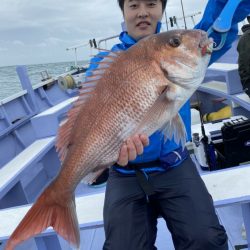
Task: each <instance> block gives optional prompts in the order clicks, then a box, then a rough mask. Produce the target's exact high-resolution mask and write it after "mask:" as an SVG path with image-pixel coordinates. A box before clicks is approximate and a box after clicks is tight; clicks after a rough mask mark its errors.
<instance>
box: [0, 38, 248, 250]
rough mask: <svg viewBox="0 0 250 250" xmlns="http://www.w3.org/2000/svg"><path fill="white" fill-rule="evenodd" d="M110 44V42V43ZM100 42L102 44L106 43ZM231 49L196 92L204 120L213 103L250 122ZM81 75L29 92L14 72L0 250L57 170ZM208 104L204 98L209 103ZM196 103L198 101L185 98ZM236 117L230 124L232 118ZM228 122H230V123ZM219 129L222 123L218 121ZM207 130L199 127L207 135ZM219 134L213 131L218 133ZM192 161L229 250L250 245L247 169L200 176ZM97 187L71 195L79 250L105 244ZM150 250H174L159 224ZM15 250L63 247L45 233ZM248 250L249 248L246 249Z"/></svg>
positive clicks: (1, 183)
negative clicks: (59, 137) (59, 142)
mask: <svg viewBox="0 0 250 250" xmlns="http://www.w3.org/2000/svg"><path fill="white" fill-rule="evenodd" d="M112 38H113V37H112ZM106 40H107V39H104V40H103V41H106ZM236 46H237V41H236V42H235V43H234V44H233V46H232V48H231V49H230V50H229V51H228V52H227V53H226V54H225V55H224V56H223V57H222V58H221V59H220V60H219V61H218V62H217V63H215V64H213V65H211V66H210V67H209V69H208V71H207V74H206V77H205V79H204V82H203V84H202V85H201V86H200V88H199V89H198V90H197V93H198V94H199V98H198V101H199V103H203V104H204V103H205V105H203V108H204V107H205V109H203V110H200V111H201V112H202V113H203V114H205V113H209V112H212V111H214V103H215V102H214V101H213V100H218V98H223V100H222V101H220V102H217V103H219V105H221V106H225V105H230V107H231V110H232V115H233V116H234V118H233V119H238V117H239V116H240V119H242V117H244V118H243V119H247V118H249V117H250V99H249V97H248V96H246V94H245V93H243V92H242V87H241V84H240V79H239V75H238V69H237V52H236ZM85 70H86V68H76V69H73V70H71V71H69V72H66V73H65V74H62V75H60V76H58V77H53V78H48V79H46V77H45V79H43V80H42V81H41V82H40V83H38V84H36V85H32V84H31V81H30V78H29V76H28V72H27V68H26V67H25V66H18V67H17V69H16V71H17V74H18V76H19V79H20V84H21V86H22V91H20V92H18V93H15V94H14V95H12V96H10V97H8V98H5V99H3V100H1V101H0V250H2V249H4V246H5V244H6V242H7V240H8V238H9V237H10V235H11V233H12V232H13V230H14V229H15V227H16V226H17V224H18V223H19V222H20V221H21V219H22V218H23V216H24V215H25V214H26V212H27V211H28V209H29V208H30V206H31V204H32V203H33V202H34V201H35V199H36V198H37V197H38V195H39V194H40V193H41V191H42V190H43V189H44V187H45V186H47V185H48V183H50V182H51V180H52V179H53V178H54V177H55V176H56V174H57V173H58V171H59V170H60V161H59V158H58V154H57V152H56V149H55V140H56V134H57V131H58V128H59V127H60V125H61V124H62V122H63V120H64V119H65V115H66V113H67V111H68V110H69V109H70V108H71V106H72V104H73V103H74V101H76V99H77V93H78V88H79V83H81V82H83V81H84V79H85V75H84V74H85ZM208 97H209V98H208ZM192 100H193V101H194V102H195V101H196V102H197V94H195V95H194V96H193V97H192ZM235 117H236V118H235ZM229 121H230V120H229ZM200 123H201V120H200V113H199V112H197V110H193V111H192V124H193V125H192V129H193V132H197V131H198V132H200V133H201V130H200V128H201V124H200ZM219 124H221V126H223V124H224V123H223V121H220V123H219ZM209 126H210V127H211V123H208V124H205V126H204V127H205V129H206V130H208V128H209ZM217 130H218V129H217ZM188 147H189V150H190V153H191V154H192V158H193V160H194V162H195V163H196V165H197V168H198V170H199V172H200V173H201V175H202V178H203V180H204V182H205V184H206V185H207V187H208V190H209V192H210V193H211V195H212V197H213V198H214V202H215V206H216V211H217V214H218V216H219V219H220V221H221V223H222V224H223V225H224V227H225V228H226V230H227V234H228V237H229V249H231V250H233V249H247V248H248V245H249V244H250V224H249V223H250V220H249V219H250V192H249V184H250V181H249V178H247V175H248V174H250V164H247V163H245V164H242V165H241V166H231V167H230V168H226V169H224V168H223V169H218V170H217V171H207V170H204V169H202V168H201V166H200V165H201V164H200V162H199V161H198V159H197V157H196V155H195V154H194V144H193V143H189V145H188ZM104 192H105V183H104V185H93V186H90V185H86V184H83V183H80V184H79V185H78V187H77V189H76V206H77V216H78V220H79V226H80V230H81V231H80V232H81V249H84V250H99V249H102V245H103V242H104V230H103V218H102V209H103V201H104ZM156 246H157V248H158V249H159V250H165V249H169V250H172V249H174V246H173V243H172V238H171V235H170V233H169V232H168V230H167V227H166V225H165V222H164V221H163V219H161V218H159V220H158V235H157V240H156ZM17 249H18V250H24V249H25V250H37V249H39V250H59V249H60V250H61V249H63V250H66V249H71V248H70V246H69V244H68V243H67V242H66V241H65V240H64V239H63V238H61V237H60V236H58V235H57V234H56V233H55V232H54V231H53V229H52V228H48V229H47V230H46V231H45V232H42V233H41V234H40V235H37V236H36V237H35V238H32V239H30V240H28V241H25V242H23V243H22V244H20V245H19V246H18V247H17ZM249 249H250V245H249Z"/></svg>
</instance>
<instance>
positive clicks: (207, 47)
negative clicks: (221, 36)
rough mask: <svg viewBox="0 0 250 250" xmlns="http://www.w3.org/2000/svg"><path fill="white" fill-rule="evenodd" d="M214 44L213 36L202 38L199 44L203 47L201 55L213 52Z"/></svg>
mask: <svg viewBox="0 0 250 250" xmlns="http://www.w3.org/2000/svg"><path fill="white" fill-rule="evenodd" d="M213 45H214V41H213V38H211V37H210V38H208V39H205V40H202V41H201V42H200V44H199V47H200V48H201V55H202V56H205V55H206V54H210V55H211V54H212V52H213Z"/></svg>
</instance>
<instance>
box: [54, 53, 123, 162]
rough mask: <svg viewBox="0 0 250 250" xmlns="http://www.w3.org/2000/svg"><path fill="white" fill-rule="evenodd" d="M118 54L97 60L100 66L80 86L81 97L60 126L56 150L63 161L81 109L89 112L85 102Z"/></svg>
mask: <svg viewBox="0 0 250 250" xmlns="http://www.w3.org/2000/svg"><path fill="white" fill-rule="evenodd" d="M118 56H119V54H118V53H116V52H111V53H110V54H108V55H106V56H102V58H103V59H102V61H100V62H95V64H98V68H96V69H94V70H92V71H91V75H90V76H87V77H86V80H85V81H84V82H83V83H81V85H80V86H79V97H78V99H77V101H75V103H74V104H73V107H72V108H71V109H70V110H69V111H68V113H67V119H66V120H65V121H64V122H63V125H61V126H60V128H59V131H58V135H57V141H56V150H57V152H58V154H59V157H60V160H61V162H63V161H64V160H65V157H66V156H67V153H68V150H69V147H70V145H72V141H71V138H72V131H73V127H74V124H75V122H76V119H77V117H78V115H79V113H80V111H82V110H84V109H86V112H87V110H88V109H89V107H85V106H87V105H85V103H87V101H88V100H89V99H90V97H91V96H92V93H93V92H94V91H95V89H96V87H97V85H98V83H99V82H100V79H102V77H103V75H104V74H105V72H106V69H107V68H109V67H110V65H111V64H112V63H113V62H114V60H115V59H116V58H117V57H118Z"/></svg>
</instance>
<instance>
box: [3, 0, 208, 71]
mask: <svg viewBox="0 0 250 250" xmlns="http://www.w3.org/2000/svg"><path fill="white" fill-rule="evenodd" d="M183 2H184V9H185V13H186V15H190V14H193V13H196V12H199V11H201V12H203V10H204V7H205V4H206V3H207V0H183ZM0 6H1V7H0V66H7V65H16V64H34V63H47V62H61V61H70V60H74V53H73V51H66V48H67V47H70V46H72V45H77V44H84V43H86V42H87V41H88V40H89V39H90V38H97V40H98V39H100V38H104V37H108V36H113V35H116V34H118V33H119V32H120V30H121V29H120V23H121V22H122V20H123V19H122V15H121V12H120V9H119V8H118V5H117V3H116V0H91V1H87V0H73V1H70V0H36V1H31V0H0ZM167 15H168V16H174V15H176V16H177V17H180V16H181V15H182V12H181V5H180V0H169V1H168V5H167ZM200 18H201V15H197V16H195V17H194V19H195V22H196V23H197V22H198V20H199V19H200ZM178 23H179V26H180V28H182V27H184V26H183V21H182V20H180V21H179V22H178ZM188 26H189V27H190V28H191V27H192V22H191V18H188ZM163 29H165V27H164V26H163ZM108 45H110V46H111V45H112V44H108ZM91 53H93V54H94V53H95V51H93V52H91V51H90V49H89V48H88V47H85V48H81V49H79V50H78V59H80V60H88V59H89V55H90V54H91Z"/></svg>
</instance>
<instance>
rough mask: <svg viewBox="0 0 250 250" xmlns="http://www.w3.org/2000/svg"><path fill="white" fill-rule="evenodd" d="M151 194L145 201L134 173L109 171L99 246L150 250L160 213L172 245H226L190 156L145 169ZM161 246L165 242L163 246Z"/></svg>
mask: <svg viewBox="0 0 250 250" xmlns="http://www.w3.org/2000/svg"><path fill="white" fill-rule="evenodd" d="M149 179H150V182H151V183H152V185H153V186H154V188H155V191H156V193H155V194H154V195H152V196H150V198H149V202H147V199H146V196H145V193H144V192H143V190H142V189H141V187H140V186H139V184H138V181H137V179H136V177H135V176H132V175H123V174H120V173H118V172H116V171H115V170H112V169H111V170H110V175H109V179H108V183H107V189H106V197H105V204H104V229H105V235H106V241H105V243H104V246H103V249H104V250H153V249H157V248H156V247H155V246H154V243H155V239H156V233H157V229H156V225H157V218H158V217H159V216H162V217H163V218H164V219H165V221H166V223H167V227H168V229H169V231H170V232H171V234H172V238H173V242H174V246H175V249H177V250H184V249H189V250H226V249H228V246H227V236H226V233H225V230H224V228H223V226H221V225H220V224H219V221H218V218H217V216H216V214H215V210H214V207H213V201H212V198H211V196H210V195H209V193H208V191H207V189H206V187H205V185H204V183H203V181H202V179H201V177H200V175H199V174H198V172H197V170H196V167H195V166H194V164H193V162H192V160H191V159H190V158H188V159H187V160H185V161H184V162H183V163H182V164H181V165H180V166H178V167H176V168H173V169H171V170H169V171H167V172H164V173H159V172H158V173H152V174H149ZM166 249H168V246H167V245H166Z"/></svg>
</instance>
